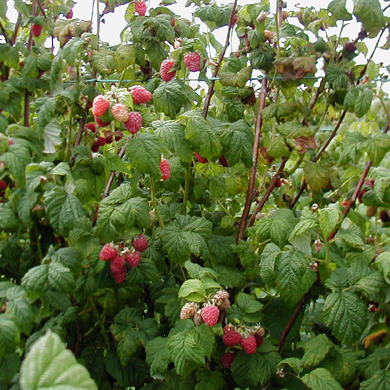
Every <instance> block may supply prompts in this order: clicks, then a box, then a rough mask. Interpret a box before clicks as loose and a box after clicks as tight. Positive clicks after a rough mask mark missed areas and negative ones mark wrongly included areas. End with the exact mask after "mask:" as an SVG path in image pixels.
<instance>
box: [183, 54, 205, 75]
mask: <svg viewBox="0 0 390 390" xmlns="http://www.w3.org/2000/svg"><path fill="white" fill-rule="evenodd" d="M184 64H185V66H186V67H187V68H188V70H189V71H190V72H199V71H200V69H201V67H202V59H201V58H200V55H199V53H197V52H196V51H192V52H191V53H187V54H186V55H185V56H184Z"/></svg>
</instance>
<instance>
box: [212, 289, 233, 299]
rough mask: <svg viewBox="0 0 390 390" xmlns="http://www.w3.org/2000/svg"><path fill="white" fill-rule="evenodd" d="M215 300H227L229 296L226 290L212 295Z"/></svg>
mask: <svg viewBox="0 0 390 390" xmlns="http://www.w3.org/2000/svg"><path fill="white" fill-rule="evenodd" d="M214 297H215V298H216V299H229V298H230V294H229V293H228V292H227V291H226V290H219V291H217V293H216V294H215V295H214Z"/></svg>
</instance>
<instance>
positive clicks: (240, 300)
mask: <svg viewBox="0 0 390 390" xmlns="http://www.w3.org/2000/svg"><path fill="white" fill-rule="evenodd" d="M237 305H238V306H239V307H240V309H242V310H244V312H245V313H249V314H250V313H256V312H259V311H260V310H261V309H262V308H263V305H262V304H261V303H260V302H259V301H257V300H256V299H255V298H254V297H253V296H251V295H249V294H244V293H242V292H240V293H239V294H238V296H237Z"/></svg>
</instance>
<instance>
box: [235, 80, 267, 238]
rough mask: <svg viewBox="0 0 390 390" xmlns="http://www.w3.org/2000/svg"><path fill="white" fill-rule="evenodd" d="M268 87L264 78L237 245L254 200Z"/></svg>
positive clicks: (242, 234) (243, 232) (242, 235)
mask: <svg viewBox="0 0 390 390" xmlns="http://www.w3.org/2000/svg"><path fill="white" fill-rule="evenodd" d="M267 87H268V77H264V79H263V81H262V84H261V91H260V97H259V111H258V114H257V118H256V128H255V141H254V143H253V153H252V168H251V170H250V174H249V185H248V192H247V196H246V202H245V207H244V211H243V213H242V216H241V220H240V225H239V229H238V233H237V238H236V242H237V243H238V242H239V241H240V239H242V238H243V237H244V234H245V230H246V221H247V219H248V215H249V212H250V209H251V205H252V201H253V198H254V192H255V184H256V172H257V163H258V159H259V146H260V137H261V127H262V125H263V118H262V115H261V114H262V111H263V109H264V107H265V98H266V93H267Z"/></svg>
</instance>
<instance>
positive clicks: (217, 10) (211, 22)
mask: <svg viewBox="0 0 390 390" xmlns="http://www.w3.org/2000/svg"><path fill="white" fill-rule="evenodd" d="M231 12H232V5H231V4H229V5H217V4H212V5H203V6H202V7H199V8H198V9H197V10H196V11H195V14H194V15H195V16H196V17H197V18H200V19H201V20H202V21H203V22H205V23H206V24H207V26H208V27H209V28H210V30H211V31H213V30H215V29H216V28H219V27H222V26H226V25H227V24H228V23H229V18H230V14H231Z"/></svg>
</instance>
